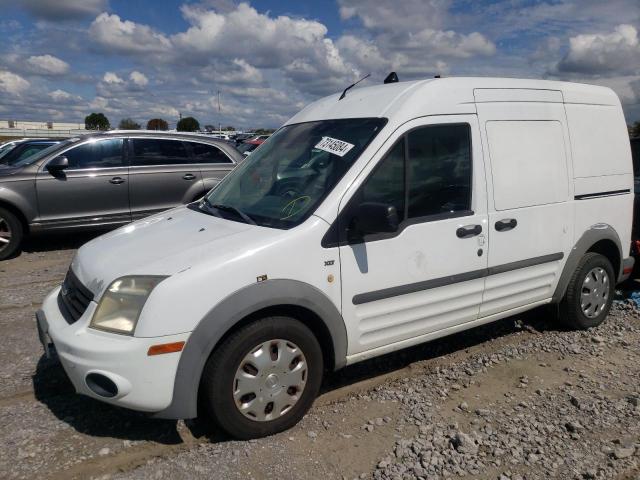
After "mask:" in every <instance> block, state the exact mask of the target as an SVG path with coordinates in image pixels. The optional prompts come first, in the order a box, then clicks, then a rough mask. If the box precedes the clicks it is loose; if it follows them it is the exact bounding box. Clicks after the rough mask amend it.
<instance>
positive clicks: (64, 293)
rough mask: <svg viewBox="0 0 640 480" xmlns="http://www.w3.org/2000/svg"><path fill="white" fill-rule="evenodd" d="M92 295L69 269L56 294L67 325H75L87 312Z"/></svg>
mask: <svg viewBox="0 0 640 480" xmlns="http://www.w3.org/2000/svg"><path fill="white" fill-rule="evenodd" d="M91 300H93V293H91V291H90V290H89V289H88V288H87V287H85V286H84V285H83V284H82V282H80V280H78V277H76V275H75V274H74V273H73V270H71V268H69V271H68V272H67V276H66V277H65V278H64V282H63V283H62V288H61V289H60V293H59V294H58V306H59V307H60V311H61V312H62V315H63V316H64V318H65V320H66V321H67V323H68V324H72V323H75V322H76V321H77V320H78V319H79V318H80V317H81V316H82V314H83V313H84V312H85V311H86V310H87V307H88V306H89V302H91Z"/></svg>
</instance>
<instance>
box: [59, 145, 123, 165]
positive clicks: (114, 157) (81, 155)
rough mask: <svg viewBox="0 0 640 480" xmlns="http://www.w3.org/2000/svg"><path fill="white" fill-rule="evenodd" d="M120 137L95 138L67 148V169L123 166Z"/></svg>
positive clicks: (65, 154)
mask: <svg viewBox="0 0 640 480" xmlns="http://www.w3.org/2000/svg"><path fill="white" fill-rule="evenodd" d="M122 143H123V142H122V139H121V138H110V139H108V140H96V141H93V142H89V143H85V144H83V145H79V146H77V147H75V148H72V149H71V150H67V151H66V152H65V153H63V155H64V156H65V157H67V159H68V160H69V169H70V170H78V169H83V168H113V167H121V166H123V161H122Z"/></svg>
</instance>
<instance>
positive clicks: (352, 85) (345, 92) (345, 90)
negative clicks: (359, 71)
mask: <svg viewBox="0 0 640 480" xmlns="http://www.w3.org/2000/svg"><path fill="white" fill-rule="evenodd" d="M370 76H371V74H370V73H367V74H366V75H365V76H364V77H362V78H361V79H360V80H358V81H357V82H356V83H352V84H351V85H349V86H348V87H347V88H345V89H344V92H342V95H340V98H339V99H338V101H340V100H342V99H343V98H344V97H346V96H347V91H348V90H349V89H350V88H353V87H355V86H356V85H357V84H359V83H360V82H361V81H363V80H364V79H365V78H369V77H370Z"/></svg>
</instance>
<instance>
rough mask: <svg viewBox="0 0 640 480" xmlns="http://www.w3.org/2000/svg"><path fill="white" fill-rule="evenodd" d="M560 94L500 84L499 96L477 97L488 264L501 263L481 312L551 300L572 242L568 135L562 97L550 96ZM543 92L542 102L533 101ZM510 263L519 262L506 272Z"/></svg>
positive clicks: (488, 285) (489, 281)
mask: <svg viewBox="0 0 640 480" xmlns="http://www.w3.org/2000/svg"><path fill="white" fill-rule="evenodd" d="M496 90H498V89H496ZM478 93H479V92H478V90H476V94H478ZM516 93H518V96H515V94H516ZM558 93H559V92H555V93H554V92H550V91H546V90H542V91H538V90H531V91H520V92H514V91H511V90H505V91H502V92H500V91H495V92H491V98H493V99H496V101H495V102H481V103H477V104H476V105H477V109H478V117H479V119H480V122H481V128H482V134H483V148H484V149H485V159H486V160H487V161H486V163H487V188H488V191H489V208H488V210H489V225H488V228H487V233H488V237H489V238H488V257H489V258H488V260H489V269H490V270H491V269H492V268H493V269H495V270H497V272H496V273H495V274H493V275H490V276H488V277H487V278H486V280H485V291H484V295H483V300H482V306H481V307H480V317H481V318H483V317H489V316H492V315H495V314H499V313H501V312H505V311H508V310H512V309H516V308H520V307H522V306H524V305H531V304H533V303H535V302H540V301H548V300H549V299H550V298H551V297H552V295H553V292H554V291H555V288H556V285H557V282H558V280H559V278H560V274H561V272H562V269H563V266H564V263H565V261H566V258H567V255H568V253H569V251H570V250H571V247H572V245H573V244H572V239H573V231H572V226H573V211H572V209H573V208H572V204H571V201H570V200H572V198H573V188H572V185H571V183H572V182H570V179H572V178H573V174H572V172H571V165H570V162H569V159H570V150H569V140H568V137H569V135H568V131H567V129H566V125H565V122H566V117H565V112H564V108H563V104H562V103H561V102H557V103H553V102H550V101H549V100H551V99H553V98H560V97H558ZM538 95H539V97H540V100H541V101H540V102H538V101H531V100H535V99H536V98H537V96H538ZM480 98H484V99H486V98H488V97H487V92H486V91H483V92H481V96H480ZM507 99H510V100H509V101H508V100H507ZM509 225H510V226H509ZM510 264H511V265H513V264H517V265H519V266H521V268H517V269H508V270H505V271H503V269H502V266H503V265H510Z"/></svg>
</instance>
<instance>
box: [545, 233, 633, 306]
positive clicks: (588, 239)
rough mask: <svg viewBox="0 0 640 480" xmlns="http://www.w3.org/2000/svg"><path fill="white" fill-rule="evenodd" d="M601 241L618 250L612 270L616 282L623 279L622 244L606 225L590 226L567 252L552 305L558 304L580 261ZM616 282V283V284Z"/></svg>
mask: <svg viewBox="0 0 640 480" xmlns="http://www.w3.org/2000/svg"><path fill="white" fill-rule="evenodd" d="M602 240H608V241H611V242H612V243H613V244H614V245H615V246H616V248H617V250H618V258H619V259H620V261H619V265H613V268H614V269H615V270H616V271H617V272H618V278H617V279H616V280H617V282H619V281H621V280H622V279H623V271H624V268H623V267H624V264H625V262H626V259H625V255H624V254H623V253H622V252H623V250H622V243H621V242H620V237H619V236H618V234H617V232H616V231H615V229H614V228H613V227H612V226H611V225H608V224H606V223H597V224H595V225H592V226H591V227H590V228H589V229H588V230H586V231H585V232H584V233H583V234H582V236H581V237H580V238H579V239H578V241H577V242H576V244H575V245H574V246H573V248H572V249H571V252H569V255H568V257H567V261H566V263H565V264H564V268H563V270H562V273H561V274H560V280H559V281H558V285H557V286H556V290H555V292H554V293H553V297H552V303H559V302H560V301H561V300H562V298H563V297H564V294H565V292H566V291H567V286H568V285H569V281H570V280H571V276H572V275H573V272H574V271H575V269H576V268H577V267H578V263H579V262H580V259H581V258H582V257H583V256H584V254H585V253H587V252H588V251H589V250H590V249H591V248H592V247H593V246H594V245H595V244H597V243H598V242H601V241H602ZM617 282H616V283H617Z"/></svg>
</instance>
